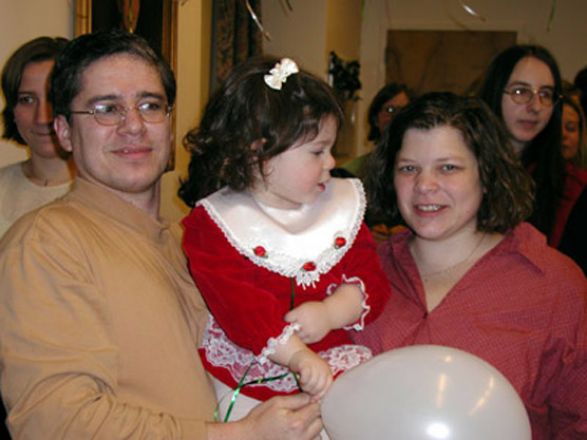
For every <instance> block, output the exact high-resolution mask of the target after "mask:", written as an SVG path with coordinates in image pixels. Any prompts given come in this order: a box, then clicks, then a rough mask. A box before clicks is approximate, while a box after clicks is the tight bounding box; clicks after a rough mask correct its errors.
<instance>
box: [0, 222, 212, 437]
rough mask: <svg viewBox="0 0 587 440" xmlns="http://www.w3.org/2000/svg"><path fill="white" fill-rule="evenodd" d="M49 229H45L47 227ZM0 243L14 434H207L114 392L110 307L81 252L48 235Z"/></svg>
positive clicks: (0, 340)
mask: <svg viewBox="0 0 587 440" xmlns="http://www.w3.org/2000/svg"><path fill="white" fill-rule="evenodd" d="M45 234H47V235H51V234H52V231H51V227H50V226H48V227H47V228H45ZM11 238H12V239H11V240H9V241H4V242H3V243H2V246H1V247H0V279H1V280H2V285H1V289H0V316H2V321H1V325H0V356H1V362H0V373H1V376H0V378H1V382H0V386H1V389H2V395H3V398H4V402H5V404H6V406H7V409H8V413H9V415H8V425H9V428H10V431H11V435H12V436H13V437H14V438H35V439H40V438H47V439H85V438H93V439H108V440H113V439H144V438H150V439H154V440H156V439H183V438H190V439H204V438H205V437H206V426H205V422H204V421H203V420H189V419H180V418H177V417H174V416H172V415H170V414H166V413H164V412H161V411H154V410H153V409H150V408H146V407H143V406H141V405H140V403H138V402H135V404H131V403H129V399H122V398H121V396H118V395H117V389H118V385H119V381H121V380H122V379H121V378H120V377H118V374H117V371H118V370H119V363H120V362H121V359H120V357H119V356H118V352H117V347H116V345H115V343H114V342H113V338H112V336H111V335H110V334H109V311H108V304H107V303H106V301H105V299H104V296H103V295H101V294H100V292H99V289H98V288H97V287H96V286H95V285H94V284H93V283H92V282H91V279H92V274H91V270H90V269H89V268H87V267H85V266H84V264H83V263H82V260H83V258H82V255H81V252H80V251H78V250H76V249H75V247H73V246H71V245H69V247H68V246H66V245H64V244H63V240H62V238H63V237H60V236H58V233H54V234H53V236H52V237H51V238H50V239H45V238H46V235H45V236H44V235H43V234H42V233H40V234H38V235H37V236H36V237H28V236H25V238H22V237H18V236H13V237H11Z"/></svg>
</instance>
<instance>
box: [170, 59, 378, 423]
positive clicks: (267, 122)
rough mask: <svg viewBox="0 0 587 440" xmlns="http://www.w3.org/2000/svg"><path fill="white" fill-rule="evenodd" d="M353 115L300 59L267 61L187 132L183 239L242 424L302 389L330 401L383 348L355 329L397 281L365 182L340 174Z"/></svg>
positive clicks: (246, 68) (208, 351)
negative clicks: (362, 342)
mask: <svg viewBox="0 0 587 440" xmlns="http://www.w3.org/2000/svg"><path fill="white" fill-rule="evenodd" d="M342 118H343V115H342V111H341V108H340V106H339V104H338V102H337V99H336V98H335V96H334V95H333V93H332V90H331V89H330V87H328V85H327V84H325V83H324V82H323V81H321V80H319V79H318V78H316V77H314V76H312V75H310V74H308V73H306V72H303V71H300V70H299V69H298V67H297V65H296V64H295V63H294V62H293V61H292V60H290V59H287V58H285V59H282V60H280V61H279V60H277V59H268V58H257V59H251V60H249V61H248V62H246V63H244V64H243V65H241V66H240V67H238V68H236V69H235V71H234V72H233V73H232V74H231V75H230V76H229V78H228V79H227V80H226V82H225V83H224V84H223V85H222V87H221V88H220V90H219V91H218V92H217V93H216V94H215V95H214V96H213V97H212V99H211V100H210V102H209V103H208V105H207V107H206V110H205V114H204V116H203V119H202V121H201V125H200V127H199V128H198V129H195V130H192V131H191V132H189V133H188V134H187V136H186V139H185V143H186V146H187V147H188V148H189V149H190V151H191V153H192V159H191V163H190V167H189V178H188V180H187V181H185V182H183V184H182V186H181V188H180V192H179V193H180V196H181V197H182V199H183V200H184V201H185V202H186V203H187V204H188V205H190V206H195V207H194V209H193V210H192V212H191V213H190V215H189V216H188V217H187V218H185V219H184V221H183V224H184V226H185V235H184V241H183V246H184V249H185V251H186V253H187V256H188V260H189V266H190V270H191V273H192V276H193V278H194V280H195V282H196V284H197V286H198V288H199V289H200V291H201V293H202V295H203V296H204V298H205V299H206V302H207V304H208V306H209V308H210V311H211V315H212V316H211V317H210V321H209V323H208V328H207V331H206V335H205V337H204V341H203V344H202V347H201V349H200V355H201V356H202V359H203V361H204V364H205V366H206V368H207V370H208V372H209V373H210V374H211V376H212V377H213V382H214V384H215V386H216V390H217V394H218V398H219V399H221V412H223V413H224V412H226V411H228V412H230V411H232V415H231V419H232V420H234V419H237V418H239V417H242V416H244V415H246V413H247V412H248V410H249V409H250V408H251V407H252V406H253V405H255V404H256V403H258V400H266V399H268V398H270V397H272V396H274V395H278V394H290V393H295V392H298V391H299V389H300V388H301V390H303V391H305V392H307V393H309V394H311V395H313V396H314V397H315V398H317V399H319V398H320V397H322V396H323V395H324V393H325V392H326V390H327V389H328V386H329V385H330V383H331V381H332V377H333V376H336V375H337V374H339V373H340V372H343V371H345V370H347V369H349V368H352V367H354V366H356V365H358V364H359V363H361V362H363V361H365V360H367V359H368V358H370V356H371V353H370V351H369V350H368V349H367V348H366V347H363V346H359V345H354V344H353V343H352V342H351V340H350V338H349V336H348V334H347V331H349V330H353V331H358V330H361V329H362V328H363V325H364V324H365V322H366V321H367V320H371V319H373V318H375V317H376V316H377V315H378V314H379V312H380V310H381V309H382V306H383V303H384V302H385V300H386V299H387V297H388V296H389V290H388V289H389V288H388V283H387V280H386V278H385V275H384V274H383V272H382V271H381V269H380V265H379V262H378V259H377V256H376V254H375V252H374V243H373V240H372V239H371V236H370V233H369V231H368V229H367V228H366V227H365V226H364V225H363V223H362V219H363V213H364V210H365V197H364V193H363V189H362V186H361V183H360V181H359V180H357V179H333V178H331V177H330V173H329V172H330V170H331V169H332V168H333V167H334V164H335V163H334V159H333V157H332V154H331V153H332V147H333V145H334V143H335V140H336V135H337V131H338V129H339V127H340V124H341V122H342ZM290 371H291V372H293V373H294V374H290ZM250 381H256V382H257V383H255V384H254V385H247V386H243V384H245V383H247V382H250ZM230 390H236V391H233V392H232V393H231V392H230ZM243 394H244V396H243ZM227 395H228V396H230V395H232V399H230V398H226V399H223V397H225V396H227ZM247 396H248V397H247ZM250 398H252V399H250ZM225 419H226V417H225Z"/></svg>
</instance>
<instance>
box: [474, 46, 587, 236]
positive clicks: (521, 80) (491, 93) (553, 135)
mask: <svg viewBox="0 0 587 440" xmlns="http://www.w3.org/2000/svg"><path fill="white" fill-rule="evenodd" d="M561 93H562V82H561V77H560V73H559V68H558V65H557V63H556V61H555V59H554V57H553V56H552V55H551V54H550V52H548V51H547V50H546V49H544V48H543V47H540V46H531V45H516V46H512V47H510V48H508V49H506V50H505V51H503V52H502V53H500V54H499V55H498V56H497V57H496V58H495V59H494V60H493V61H492V63H491V64H490V66H489V68H488V69H487V71H486V73H485V77H484V81H483V84H482V86H481V90H480V93H479V96H480V97H481V99H483V100H484V101H485V102H486V103H487V104H489V107H490V108H491V109H492V110H493V112H494V113H495V114H496V115H497V116H498V117H499V118H500V119H501V120H502V121H503V123H504V125H505V127H506V129H507V131H508V133H509V137H510V141H511V143H512V146H513V148H514V150H515V151H516V153H517V154H518V156H519V157H520V158H521V160H522V163H523V165H524V166H525V167H526V169H527V170H528V171H530V173H531V174H532V177H533V179H534V182H535V183H536V197H535V199H534V201H535V203H534V212H533V214H532V216H531V217H530V219H529V221H530V223H532V224H533V225H534V226H536V227H537V228H538V229H539V230H540V231H542V232H543V233H544V234H545V235H546V236H547V237H548V242H549V244H550V245H552V246H554V247H557V246H558V245H559V242H560V238H561V235H562V233H563V231H564V228H565V224H566V222H567V219H568V217H569V214H570V212H571V210H572V209H573V206H574V204H575V202H576V201H577V199H578V198H579V195H580V194H581V192H582V191H583V189H584V187H585V185H587V180H585V177H584V176H580V175H579V176H577V175H573V174H569V171H568V169H566V168H565V163H564V160H563V157H562V151H561V114H562V109H561V105H560V99H559V97H560V96H561Z"/></svg>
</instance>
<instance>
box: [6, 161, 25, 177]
mask: <svg viewBox="0 0 587 440" xmlns="http://www.w3.org/2000/svg"><path fill="white" fill-rule="evenodd" d="M19 177H24V173H23V172H22V162H16V163H13V164H10V165H6V166H5V167H2V168H0V181H4V180H12V179H15V178H19Z"/></svg>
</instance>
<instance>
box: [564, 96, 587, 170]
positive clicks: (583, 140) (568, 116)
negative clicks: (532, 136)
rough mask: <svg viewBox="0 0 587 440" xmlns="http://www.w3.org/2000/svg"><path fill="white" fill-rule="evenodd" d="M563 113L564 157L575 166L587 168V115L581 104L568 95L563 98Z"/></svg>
mask: <svg viewBox="0 0 587 440" xmlns="http://www.w3.org/2000/svg"><path fill="white" fill-rule="evenodd" d="M561 102H562V105H563V115H562V118H563V119H562V131H563V138H562V154H563V159H564V160H565V161H567V166H568V164H571V165H572V166H574V167H579V168H584V169H585V168H587V133H586V131H585V130H586V128H587V126H586V125H585V115H584V113H583V110H582V109H581V106H580V105H579V104H578V103H577V101H576V100H574V99H573V98H571V97H567V96H566V95H565V96H564V97H563V98H562V100H561Z"/></svg>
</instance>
